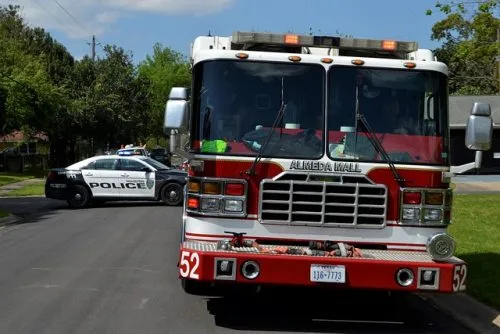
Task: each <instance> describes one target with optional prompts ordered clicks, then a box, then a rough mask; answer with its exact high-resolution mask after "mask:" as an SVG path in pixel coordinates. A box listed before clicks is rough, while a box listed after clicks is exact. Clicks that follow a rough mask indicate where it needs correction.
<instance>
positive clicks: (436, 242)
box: [427, 233, 455, 261]
mask: <svg viewBox="0 0 500 334" xmlns="http://www.w3.org/2000/svg"><path fill="white" fill-rule="evenodd" d="M427 252H428V253H429V254H430V256H431V257H432V258H433V259H434V260H437V261H444V260H447V259H449V258H451V257H452V256H453V254H454V253H455V240H453V238H452V237H451V236H449V235H448V234H446V233H437V234H434V235H433V236H431V237H430V238H429V240H428V241H427Z"/></svg>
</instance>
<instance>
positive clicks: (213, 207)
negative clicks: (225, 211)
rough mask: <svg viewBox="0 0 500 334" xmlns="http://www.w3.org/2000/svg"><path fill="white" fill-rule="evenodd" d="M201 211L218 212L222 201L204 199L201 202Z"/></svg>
mask: <svg viewBox="0 0 500 334" xmlns="http://www.w3.org/2000/svg"><path fill="white" fill-rule="evenodd" d="M201 211H207V212H217V211H220V199H218V198H203V199H202V200H201Z"/></svg>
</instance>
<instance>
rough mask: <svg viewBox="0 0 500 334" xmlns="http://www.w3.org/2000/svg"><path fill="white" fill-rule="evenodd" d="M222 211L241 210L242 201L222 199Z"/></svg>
mask: <svg viewBox="0 0 500 334" xmlns="http://www.w3.org/2000/svg"><path fill="white" fill-rule="evenodd" d="M224 211H228V212H243V201H242V200H237V199H226V200H225V201H224Z"/></svg>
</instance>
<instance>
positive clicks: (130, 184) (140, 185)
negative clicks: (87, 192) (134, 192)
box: [89, 179, 155, 190]
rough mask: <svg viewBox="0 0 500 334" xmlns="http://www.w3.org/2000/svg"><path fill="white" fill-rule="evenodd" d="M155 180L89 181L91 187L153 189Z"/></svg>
mask: <svg viewBox="0 0 500 334" xmlns="http://www.w3.org/2000/svg"><path fill="white" fill-rule="evenodd" d="M154 184H155V181H154V180H151V179H148V180H146V182H144V181H143V180H127V181H124V182H120V183H117V182H89V187H90V188H91V189H93V188H103V189H140V190H146V189H152V188H153V187H154Z"/></svg>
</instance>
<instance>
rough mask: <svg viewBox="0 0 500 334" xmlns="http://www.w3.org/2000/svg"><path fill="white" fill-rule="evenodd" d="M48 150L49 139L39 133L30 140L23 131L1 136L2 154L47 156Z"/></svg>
mask: <svg viewBox="0 0 500 334" xmlns="http://www.w3.org/2000/svg"><path fill="white" fill-rule="evenodd" d="M48 149H49V144H48V137H47V136H46V135H45V134H43V133H37V134H35V135H34V136H32V137H31V138H29V139H28V138H26V137H25V135H24V133H23V132H22V131H14V132H11V133H9V134H7V135H4V136H0V152H4V151H6V152H11V153H14V154H47V153H48Z"/></svg>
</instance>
